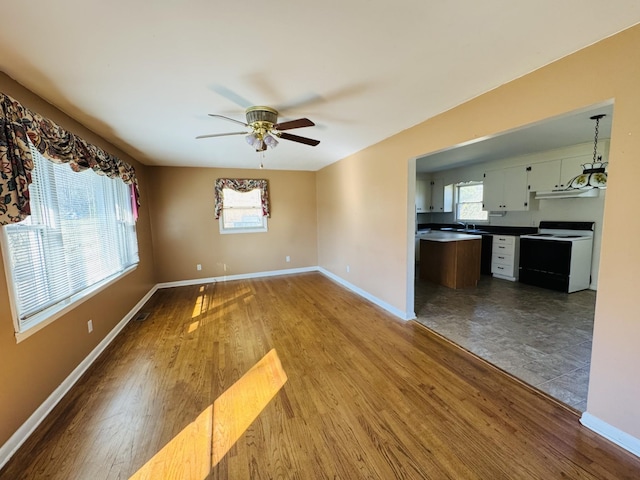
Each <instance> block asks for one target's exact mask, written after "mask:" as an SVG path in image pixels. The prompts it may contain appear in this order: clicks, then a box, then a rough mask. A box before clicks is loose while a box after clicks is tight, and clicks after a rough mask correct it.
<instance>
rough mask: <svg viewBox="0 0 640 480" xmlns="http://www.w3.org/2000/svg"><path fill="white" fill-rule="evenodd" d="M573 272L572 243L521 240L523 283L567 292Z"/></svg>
mask: <svg viewBox="0 0 640 480" xmlns="http://www.w3.org/2000/svg"><path fill="white" fill-rule="evenodd" d="M570 272H571V242H565V241H562V240H550V239H546V240H541V239H534V238H521V239H520V278H519V280H520V281H521V282H522V283H527V284H529V285H536V286H538V287H544V288H550V289H553V290H559V291H561V292H566V291H568V289H569V274H570Z"/></svg>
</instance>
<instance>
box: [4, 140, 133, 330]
mask: <svg viewBox="0 0 640 480" xmlns="http://www.w3.org/2000/svg"><path fill="white" fill-rule="evenodd" d="M30 148H32V155H34V162H36V161H41V162H43V163H45V164H50V163H55V162H51V160H49V159H48V158H46V157H45V156H44V155H42V154H41V153H40V152H38V151H35V147H33V146H32V145H31V144H30ZM60 165H64V164H58V165H57V166H56V167H54V168H59V166H60ZM44 171H45V170H43V172H44ZM72 175H77V173H72ZM88 175H97V173H96V172H91V171H89V172H88ZM53 178H54V177H50V176H49V174H43V177H42V178H41V181H43V180H44V181H45V182H51V181H52V179H53ZM74 178H75V177H74ZM104 178H107V177H104ZM45 179H46V180H45ZM110 180H111V181H122V180H121V179H118V178H110ZM123 183H124V182H123ZM54 184H55V182H54ZM32 185H33V184H32ZM55 185H57V184H55ZM48 188H52V187H51V185H49V186H48ZM129 190H130V194H129V195H127V196H122V193H123V192H121V191H115V190H112V191H111V190H110V195H112V196H114V197H113V199H112V200H115V199H116V198H118V199H119V200H120V201H119V202H116V208H122V207H123V206H124V205H125V204H124V203H122V202H126V197H129V199H130V200H131V195H133V194H134V193H133V192H131V187H129ZM43 198H44V197H43ZM43 204H44V207H45V208H47V205H48V203H47V201H46V200H45V201H43ZM129 206H130V208H131V212H130V213H131V214H132V215H133V219H134V220H133V222H134V226H135V214H136V212H135V207H134V205H133V202H131V203H130V204H129ZM34 214H35V212H34ZM116 216H117V215H116ZM34 218H36V217H34ZM36 221H37V220H36ZM116 223H118V220H117V219H116ZM120 223H121V222H120ZM13 225H16V224H7V225H2V227H1V228H0V229H1V230H2V231H1V232H0V247H1V250H2V254H1V255H2V260H3V263H4V271H5V278H6V280H7V290H8V294H9V295H8V296H9V306H10V309H11V317H12V322H13V326H14V334H15V337H16V342H17V343H20V342H22V341H23V340H25V339H27V338H29V337H30V336H31V335H33V334H34V333H36V332H38V331H40V330H42V329H43V328H44V327H46V326H47V325H50V324H51V323H53V322H54V321H56V320H57V319H59V318H60V317H62V316H63V315H65V314H66V313H68V312H70V311H71V310H73V309H75V308H77V307H78V306H79V305H80V304H82V303H84V302H85V301H87V300H89V299H90V298H92V297H94V296H95V295H97V294H98V293H100V292H101V291H103V290H105V289H106V288H108V287H109V286H111V285H113V284H114V283H115V282H117V281H118V280H120V279H121V278H123V277H125V276H126V275H128V274H129V273H131V272H133V271H134V270H136V269H137V267H138V265H139V263H140V258H139V253H138V246H137V243H138V238H137V237H138V236H137V232H135V229H134V233H133V235H134V236H135V243H136V246H135V249H136V254H135V258H134V257H131V259H132V260H135V261H134V262H132V263H130V262H125V263H124V264H121V266H120V268H121V270H119V271H116V272H114V273H112V274H111V275H109V276H108V277H105V278H102V279H101V280H99V281H97V282H95V283H92V284H89V285H86V286H84V287H83V288H81V289H80V290H78V291H76V292H75V293H72V294H70V295H68V296H66V297H64V298H59V299H58V300H57V301H55V303H52V304H49V305H48V306H46V307H43V308H42V310H40V311H37V313H33V314H31V315H28V316H26V317H21V315H22V314H21V312H20V308H19V303H18V302H19V298H18V297H19V295H18V293H19V289H18V288H17V285H18V283H17V278H16V274H17V272H16V271H14V269H13V268H11V265H12V255H13V254H12V251H11V248H10V239H9V237H10V233H9V228H13ZM114 225H115V224H114ZM111 226H113V225H111ZM35 227H36V228H38V225H35ZM129 247H130V246H127V248H129ZM121 253H122V252H121ZM129 253H130V252H129ZM127 258H129V257H127ZM127 263H129V264H128V265H127Z"/></svg>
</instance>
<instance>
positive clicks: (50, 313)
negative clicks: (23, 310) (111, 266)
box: [14, 263, 138, 343]
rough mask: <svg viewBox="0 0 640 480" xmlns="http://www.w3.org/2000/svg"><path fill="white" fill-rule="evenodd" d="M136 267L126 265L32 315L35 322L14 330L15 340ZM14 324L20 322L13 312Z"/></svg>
mask: <svg viewBox="0 0 640 480" xmlns="http://www.w3.org/2000/svg"><path fill="white" fill-rule="evenodd" d="M136 268H138V264H137V263H135V264H134V265H131V266H129V267H127V268H126V269H125V270H123V271H122V272H119V273H117V274H116V275H115V276H111V277H109V278H106V279H104V280H101V281H100V282H98V283H96V284H94V285H92V286H91V287H89V288H85V289H84V290H82V291H80V292H78V293H76V294H75V295H72V296H71V297H67V298H65V299H64V300H61V301H59V302H58V303H56V304H55V305H52V306H51V307H49V308H47V309H46V310H44V311H42V312H40V313H39V314H37V315H34V317H33V318H32V319H31V320H30V322H33V321H37V323H34V324H33V325H30V326H29V327H27V328H26V329H25V330H22V331H16V332H15V335H16V342H17V343H20V342H22V341H23V340H25V339H27V338H29V337H30V336H31V335H33V334H34V333H36V332H39V331H40V330H42V329H43V328H44V327H46V326H47V325H50V324H52V323H53V322H54V321H56V320H57V319H58V318H60V317H62V316H63V315H64V314H66V313H67V312H70V311H71V310H73V309H74V308H76V307H78V306H79V305H81V304H83V303H84V302H86V301H87V300H89V299H90V298H91V297H94V296H95V295H97V294H98V293H100V292H101V291H103V290H105V289H106V288H107V287H109V286H111V285H113V284H114V283H116V282H117V281H118V280H120V279H122V278H123V277H125V276H127V275H129V274H130V273H131V272H133V271H134V270H135V269H136ZM39 318H44V320H38V319H39ZM27 323H29V322H27ZM14 324H18V325H19V324H20V322H19V321H18V319H17V315H15V314H14Z"/></svg>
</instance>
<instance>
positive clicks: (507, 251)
mask: <svg viewBox="0 0 640 480" xmlns="http://www.w3.org/2000/svg"><path fill="white" fill-rule="evenodd" d="M514 252H515V248H514V245H513V244H512V245H503V244H501V243H499V244H496V243H494V244H493V253H494V254H495V253H499V254H501V255H502V254H504V255H511V256H513V254H514Z"/></svg>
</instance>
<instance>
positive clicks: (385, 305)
mask: <svg viewBox="0 0 640 480" xmlns="http://www.w3.org/2000/svg"><path fill="white" fill-rule="evenodd" d="M318 271H319V272H320V273H322V274H323V275H326V276H327V277H329V278H330V279H331V280H333V281H335V282H337V283H339V284H340V285H342V286H343V287H346V288H348V289H349V290H351V291H352V292H354V293H357V294H358V295H360V296H361V297H363V298H366V299H367V300H369V301H370V302H372V303H375V304H376V305H377V306H379V307H381V308H384V309H385V310H386V311H387V312H389V313H391V314H393V315H395V316H396V317H398V318H400V319H401V320H413V319H414V318H416V314H415V313H413V312H411V313H408V312H403V311H402V310H400V309H399V308H396V307H394V306H393V305H391V304H389V303H387V302H385V301H384V300H380V299H379V298H378V297H374V296H373V295H371V294H370V293H369V292H366V291H365V290H362V289H361V288H360V287H356V286H355V285H354V284H352V283H349V282H347V281H346V280H345V279H344V278H340V277H339V276H337V275H336V274H334V273H331V272H330V271H328V270H326V269H324V268H322V267H318Z"/></svg>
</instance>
